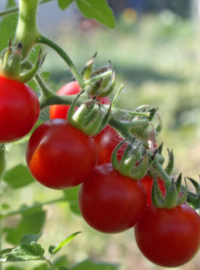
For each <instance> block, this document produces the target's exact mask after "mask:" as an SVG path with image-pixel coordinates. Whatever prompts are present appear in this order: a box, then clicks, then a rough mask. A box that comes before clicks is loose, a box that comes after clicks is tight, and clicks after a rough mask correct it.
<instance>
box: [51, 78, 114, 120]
mask: <svg viewBox="0 0 200 270" xmlns="http://www.w3.org/2000/svg"><path fill="white" fill-rule="evenodd" d="M80 91H81V89H80V87H79V84H78V82H76V81H74V82H69V83H67V84H66V85H64V86H63V87H62V88H61V89H60V90H59V91H58V92H57V95H59V96H61V95H63V96H67V95H75V94H78V93H79V92H80ZM98 99H99V100H100V101H101V103H102V104H108V105H109V104H110V100H109V98H108V97H102V98H98ZM69 107H70V105H52V106H51V107H50V119H55V118H61V119H66V118H67V113H68V110H69Z"/></svg>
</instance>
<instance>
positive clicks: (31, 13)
mask: <svg viewBox="0 0 200 270" xmlns="http://www.w3.org/2000/svg"><path fill="white" fill-rule="evenodd" d="M38 4H39V0H31V1H27V0H20V1H19V17H18V24H17V29H16V33H15V42H19V41H21V42H22V44H23V49H22V57H23V58H26V57H27V55H28V53H29V51H30V50H31V48H32V47H33V46H34V45H35V42H36V40H37V38H38V37H39V36H40V33H39V30H38V27H37V7H38Z"/></svg>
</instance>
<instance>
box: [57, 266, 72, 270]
mask: <svg viewBox="0 0 200 270" xmlns="http://www.w3.org/2000/svg"><path fill="white" fill-rule="evenodd" d="M56 269H57V270H69V268H67V267H65V266H59V267H58V268H56Z"/></svg>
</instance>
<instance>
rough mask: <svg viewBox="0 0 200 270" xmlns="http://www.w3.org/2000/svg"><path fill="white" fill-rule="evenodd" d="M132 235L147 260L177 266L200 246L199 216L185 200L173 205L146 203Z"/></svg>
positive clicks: (183, 262)
mask: <svg viewBox="0 0 200 270" xmlns="http://www.w3.org/2000/svg"><path fill="white" fill-rule="evenodd" d="M135 238H136V242H137V245H138V247H139V249H140V250H141V252H142V254H143V255H144V256H145V257H146V258H147V259H148V260H150V261H151V262H153V263H155V264H157V265H160V266H163V267H178V266H181V265H183V264H185V263H187V262H188V261H189V260H191V259H192V258H193V257H194V256H195V254H196V253H197V252H198V251H199V249H200V217H199V215H198V214H197V213H196V212H195V210H194V209H193V208H191V207H189V206H188V205H186V204H182V205H181V206H177V207H175V208H173V209H164V208H156V207H155V206H154V205H153V204H149V205H148V206H147V208H146V210H145V212H144V214H143V216H142V218H141V219H140V220H139V222H138V223H137V224H136V226H135Z"/></svg>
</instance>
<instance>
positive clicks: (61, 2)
mask: <svg viewBox="0 0 200 270" xmlns="http://www.w3.org/2000/svg"><path fill="white" fill-rule="evenodd" d="M72 2H74V0H58V6H59V7H60V8H61V9H62V10H65V9H66V8H68V7H69V6H70V5H71V3H72Z"/></svg>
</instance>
